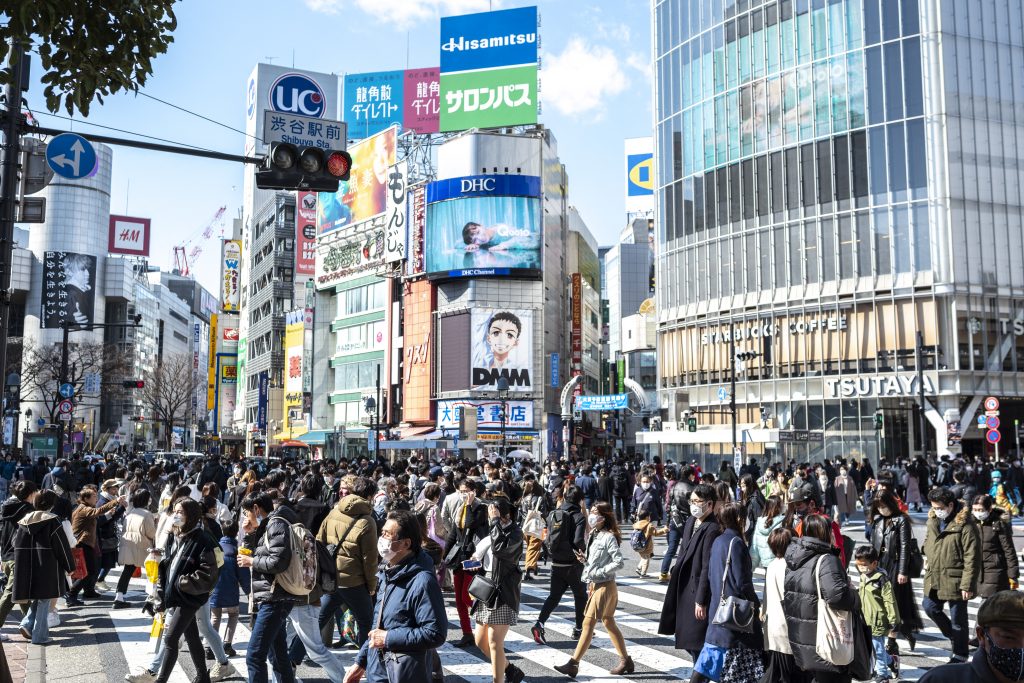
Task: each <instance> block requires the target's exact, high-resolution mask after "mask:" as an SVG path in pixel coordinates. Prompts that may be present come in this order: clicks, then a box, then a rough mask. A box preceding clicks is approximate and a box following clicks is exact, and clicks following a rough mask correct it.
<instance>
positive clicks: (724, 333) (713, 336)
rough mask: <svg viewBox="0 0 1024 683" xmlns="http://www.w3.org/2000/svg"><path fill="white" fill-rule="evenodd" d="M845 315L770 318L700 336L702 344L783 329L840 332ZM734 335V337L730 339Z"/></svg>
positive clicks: (775, 333) (771, 334)
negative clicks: (788, 319)
mask: <svg viewBox="0 0 1024 683" xmlns="http://www.w3.org/2000/svg"><path fill="white" fill-rule="evenodd" d="M846 326H847V323H846V316H845V315H839V316H822V317H820V318H811V317H808V318H801V319H799V320H794V321H792V322H789V323H787V324H785V325H779V324H778V323H775V322H772V321H771V320H758V321H756V322H753V323H747V324H742V325H733V326H732V328H731V329H730V328H728V327H723V328H719V329H718V330H716V331H714V332H710V331H709V332H704V333H703V334H701V336H700V343H701V345H703V346H707V345H708V344H728V343H729V342H730V341H746V340H750V339H763V338H765V337H775V336H778V335H779V334H780V333H781V332H782V331H783V330H785V331H786V332H787V333H788V334H793V335H797V334H812V333H815V332H841V331H844V330H846ZM732 337H735V339H732Z"/></svg>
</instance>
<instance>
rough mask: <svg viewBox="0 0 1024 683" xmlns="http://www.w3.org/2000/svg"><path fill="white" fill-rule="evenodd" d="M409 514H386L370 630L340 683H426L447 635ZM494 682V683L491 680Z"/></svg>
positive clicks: (416, 523)
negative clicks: (432, 652)
mask: <svg viewBox="0 0 1024 683" xmlns="http://www.w3.org/2000/svg"><path fill="white" fill-rule="evenodd" d="M422 543H423V538H422V535H421V529H420V523H419V520H417V519H416V516H415V514H414V513H412V512H409V511H406V510H398V511H393V512H390V513H388V516H387V519H386V520H385V522H384V528H383V529H382V530H381V536H380V539H379V541H378V542H377V551H378V552H379V553H380V557H381V559H382V560H383V561H384V563H383V564H382V565H381V569H380V571H379V572H378V574H377V585H378V586H379V589H378V591H377V600H376V607H375V609H374V614H373V624H374V628H373V630H372V631H370V633H369V637H368V638H367V640H366V642H364V643H363V645H362V647H360V649H359V654H358V655H356V661H355V663H354V664H353V665H352V667H351V668H349V670H348V671H347V672H346V674H345V678H344V683H357V682H358V681H359V680H361V679H362V678H363V676H364V675H365V676H366V680H367V681H368V683H423V682H424V681H429V680H431V661H432V655H431V654H430V653H431V651H432V650H434V649H436V648H438V647H440V646H441V645H443V644H444V642H445V638H447V636H448V618H447V616H446V615H445V608H444V600H443V598H442V597H441V587H440V586H439V585H438V583H437V579H436V578H435V576H434V564H433V562H432V561H431V560H430V558H429V557H428V556H427V554H426V553H425V552H423V549H422ZM495 680H496V681H497V680H499V679H497V678H496V679H495Z"/></svg>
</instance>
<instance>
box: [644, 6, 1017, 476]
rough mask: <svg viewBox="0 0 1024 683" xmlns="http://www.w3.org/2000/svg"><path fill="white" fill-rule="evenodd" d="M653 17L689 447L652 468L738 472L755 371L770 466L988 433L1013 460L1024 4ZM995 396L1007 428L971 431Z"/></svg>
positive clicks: (666, 302) (953, 448)
mask: <svg viewBox="0 0 1024 683" xmlns="http://www.w3.org/2000/svg"><path fill="white" fill-rule="evenodd" d="M653 13H654V40H655V59H656V64H657V68H656V79H655V106H656V121H657V130H656V151H655V167H656V174H655V175H656V184H657V190H656V199H657V201H656V206H657V207H658V213H657V221H656V223H657V242H658V249H657V254H658V262H657V276H658V277H657V280H658V295H657V304H658V305H657V310H658V316H659V328H658V332H659V344H658V346H659V361H658V366H659V397H660V405H661V406H662V408H663V410H664V411H665V419H666V426H667V427H668V428H669V429H670V430H671V428H673V427H675V428H677V431H664V432H660V433H654V434H650V435H645V438H647V437H649V438H648V441H647V442H648V443H650V444H652V448H654V449H655V450H654V451H653V452H654V453H657V452H660V453H661V454H662V455H663V456H667V457H673V456H674V457H676V458H677V459H678V458H680V457H688V456H690V455H697V454H705V453H711V454H713V457H712V460H714V457H716V456H714V454H719V455H722V456H726V457H733V453H732V448H731V445H732V441H733V436H732V433H733V432H732V428H731V425H730V422H731V419H730V416H729V415H727V414H722V413H723V409H724V412H728V406H729V403H730V392H731V388H730V380H731V378H732V377H733V376H735V377H736V379H737V384H736V391H735V401H736V407H737V416H736V422H737V425H738V426H737V430H736V431H737V433H738V435H737V438H736V440H737V441H738V442H739V443H740V445H741V448H745V449H746V451H747V453H748V454H751V455H753V454H757V453H762V452H765V453H767V454H768V455H769V457H770V459H772V460H774V459H777V458H778V459H782V458H784V459H786V460H789V459H791V458H792V459H795V460H796V461H798V462H804V461H808V460H814V459H819V458H821V457H823V456H828V457H836V456H846V457H858V458H859V457H867V458H869V459H871V460H873V461H877V460H878V458H879V457H883V458H885V459H888V460H892V459H896V458H904V457H909V456H912V455H914V454H921V453H924V452H928V453H936V452H938V453H939V454H944V453H951V452H958V451H959V450H960V449H963V451H965V452H972V453H980V452H982V451H983V450H985V449H988V450H994V448H995V446H993V445H992V444H991V443H989V444H986V442H985V438H986V435H987V438H988V439H989V440H990V441H997V440H998V439H999V438H1000V437H1001V438H1002V439H1003V441H1002V449H1003V452H1004V453H1005V452H1006V448H1007V446H1006V444H1007V442H1008V441H1009V442H1011V443H1012V441H1013V439H1012V437H1013V433H1012V425H1013V424H1014V421H1015V418H1020V417H1024V415H1022V412H1024V404H1022V402H1021V399H1022V398H1024V375H1022V374H1021V373H1022V371H1024V323H1021V320H1024V232H1022V218H1021V217H1022V211H1021V201H1022V200H1021V187H1022V186H1024V182H1022V181H1024V176H1022V174H1024V170H1022V169H1024V165H1022V163H1021V161H1022V157H1024V151H1022V150H1024V147H1022V145H1021V140H1024V118H1022V116H1021V114H1020V112H1021V111H1022V109H1021V105H1022V104H1024V90H1022V89H1021V87H1020V82H1019V79H1018V78H1017V77H1016V76H1015V75H1014V74H1016V73H1018V72H1019V71H1020V69H1019V66H1020V64H1021V63H1022V62H1021V60H1022V57H1021V54H1022V52H1021V47H1020V36H1021V35H1024V25H1022V15H1024V11H1022V9H1021V6H1020V4H1019V3H1006V2H1001V1H997V0H979V1H978V2H970V3H940V2H937V1H936V0H900V1H897V0H885V1H882V2H880V1H879V0H838V1H834V0H830V1H829V2H824V1H822V2H809V1H807V0H802V1H793V0H771V1H769V2H762V1H758V0H751V1H749V2H748V1H744V2H722V1H721V0H717V1H715V2H691V1H688V0H659V1H658V2H656V3H655V5H654V10H653ZM737 353H740V354H746V355H748V356H750V355H754V354H756V355H754V357H753V358H752V359H749V358H748V359H743V360H740V361H739V362H737V361H736V354H737ZM922 394H923V395H924V403H925V406H926V409H925V413H924V416H923V417H924V419H920V418H921V416H920V414H919V410H920V408H919V405H920V401H921V396H922ZM988 395H993V396H996V397H998V398H1000V399H1001V400H1002V408H1001V410H1002V415H1001V422H1002V425H1003V427H1002V429H1001V430H984V429H977V428H975V426H974V421H975V417H976V416H977V414H978V408H979V406H980V405H981V403H982V401H983V399H984V398H985V397H986V396H988ZM687 410H689V411H694V412H695V413H696V416H697V417H698V421H699V423H700V428H699V429H698V430H697V431H696V432H694V433H691V432H688V431H685V427H683V425H682V416H683V414H684V411H687ZM876 414H877V415H879V416H880V417H881V421H880V424H881V427H883V428H882V429H876V428H875V423H876V417H875V416H876ZM922 425H923V426H924V429H923V430H922ZM1007 425H1010V428H1009V429H1008V428H1007V427H1006V426H1007ZM679 428H682V429H683V431H678V429H679ZM989 431H994V432H995V433H994V434H990V433H988V432H989ZM710 464H714V463H713V462H712V463H710Z"/></svg>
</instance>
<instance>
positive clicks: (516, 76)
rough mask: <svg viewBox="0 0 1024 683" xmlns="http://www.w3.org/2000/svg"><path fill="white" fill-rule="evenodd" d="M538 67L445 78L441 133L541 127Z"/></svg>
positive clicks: (454, 75)
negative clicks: (522, 126) (528, 126)
mask: <svg viewBox="0 0 1024 683" xmlns="http://www.w3.org/2000/svg"><path fill="white" fill-rule="evenodd" d="M537 102H538V100H537V65H536V64H534V65H531V66H516V67H510V68H506V69H490V70H487V71H467V72H465V73H457V74H446V73H442V74H441V132H442V133H447V132H451V131H459V130H468V129H470V128H498V127H501V126H520V125H529V124H534V123H537Z"/></svg>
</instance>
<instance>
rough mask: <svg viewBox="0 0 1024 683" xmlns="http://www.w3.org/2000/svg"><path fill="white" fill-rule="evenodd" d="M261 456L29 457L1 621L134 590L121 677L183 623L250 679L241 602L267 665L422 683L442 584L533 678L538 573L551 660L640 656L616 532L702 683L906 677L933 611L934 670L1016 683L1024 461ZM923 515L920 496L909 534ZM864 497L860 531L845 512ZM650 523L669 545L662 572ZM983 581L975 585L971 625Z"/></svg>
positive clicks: (154, 666) (220, 666) (117, 601)
mask: <svg viewBox="0 0 1024 683" xmlns="http://www.w3.org/2000/svg"><path fill="white" fill-rule="evenodd" d="M266 465H267V464H266V463H265V462H255V461H254V462H246V461H243V460H241V459H236V460H234V461H231V460H229V459H227V458H218V457H216V456H209V457H207V458H206V459H204V460H199V461H192V462H190V463H187V464H186V463H172V462H161V463H155V464H147V463H144V462H142V461H140V460H137V459H132V458H122V459H114V458H108V459H106V460H103V461H97V462H96V463H92V464H88V465H86V464H85V463H83V462H81V461H66V460H58V461H57V462H56V463H55V465H54V466H53V467H52V468H50V469H49V470H48V471H46V472H39V471H38V470H36V469H34V468H25V469H23V470H19V471H20V472H22V474H23V475H24V476H21V477H20V478H16V479H15V480H14V481H12V482H11V485H10V486H9V489H8V493H9V494H10V497H9V498H8V499H7V500H6V501H5V502H4V503H3V504H2V506H0V573H2V575H3V577H4V580H5V583H4V588H3V592H2V593H0V623H2V622H3V621H4V620H6V619H7V618H8V617H9V616H10V615H11V612H12V609H13V608H14V607H15V606H18V607H19V608H20V611H21V613H22V616H21V618H20V630H21V632H22V635H24V636H25V637H26V638H28V639H30V640H31V641H32V642H33V643H35V644H39V645H45V644H46V643H48V642H50V633H49V629H50V628H51V627H53V626H55V625H57V624H59V620H60V612H59V610H58V605H59V602H58V599H59V598H63V601H64V603H63V605H64V607H63V608H64V609H69V610H73V609H75V608H77V607H80V606H82V605H83V604H87V603H91V604H102V605H108V604H109V606H110V607H111V608H112V609H138V610H142V611H144V612H146V613H147V614H149V615H150V616H151V617H152V618H153V619H154V627H153V632H154V633H156V634H159V639H158V643H157V648H156V652H155V654H154V656H153V658H152V660H151V661H150V662H149V664H148V665H147V666H146V667H145V668H144V669H143V670H141V671H136V672H131V673H130V674H129V676H128V677H127V678H128V680H129V681H131V682H133V683H150V682H152V681H158V682H159V683H165V682H166V681H168V680H169V679H170V677H171V675H172V672H173V671H174V668H175V665H176V663H177V660H178V658H179V653H180V648H181V645H182V643H184V645H185V647H186V648H187V650H188V657H189V658H190V659H191V662H192V666H193V668H194V669H195V671H196V678H195V680H197V681H200V683H206V682H207V681H216V680H221V679H224V678H228V677H230V676H233V675H236V674H237V670H236V668H235V666H234V664H233V663H232V659H234V658H236V657H238V656H239V654H238V652H236V649H235V647H236V645H238V644H239V643H238V640H237V638H236V629H237V627H238V624H239V622H240V621H241V620H247V625H248V631H249V633H250V635H249V638H248V642H247V643H246V644H245V647H244V658H245V665H246V670H247V672H248V676H249V680H250V681H252V682H254V683H263V682H264V681H269V680H270V679H271V678H273V679H274V680H276V681H278V682H279V683H292V682H293V681H294V680H295V670H296V667H297V666H298V664H300V663H301V662H303V661H304V660H305V659H307V658H308V659H309V660H311V661H313V662H315V663H316V664H317V665H318V666H319V667H320V668H321V669H322V670H323V672H324V675H325V676H326V677H327V678H329V679H330V680H332V681H336V682H339V683H341V682H344V683H355V682H356V681H359V680H362V679H363V678H365V679H366V680H369V681H372V682H374V683H399V682H409V683H413V682H415V683H423V682H425V681H432V680H433V681H439V680H443V668H442V662H441V659H440V657H439V655H438V652H437V651H438V649H439V648H440V647H441V646H442V645H444V644H445V643H446V642H447V641H448V640H449V635H450V634H449V632H448V631H449V626H448V617H447V613H446V608H445V604H446V600H447V601H450V602H451V604H452V605H453V607H454V608H455V612H456V614H457V615H458V619H457V622H458V632H456V633H452V634H451V639H452V641H453V645H455V646H456V647H460V648H476V649H477V650H478V651H479V653H480V654H481V655H482V657H483V658H484V659H485V660H486V661H487V662H488V663H489V665H490V669H491V678H492V680H493V681H495V682H496V683H504V681H509V682H510V683H519V682H520V681H522V680H524V678H525V674H524V672H523V670H522V668H521V667H520V666H519V665H518V664H517V662H516V661H515V658H514V657H510V656H509V654H508V653H507V652H506V647H505V639H506V637H507V635H508V632H509V629H510V628H511V627H512V626H515V625H516V624H517V623H518V622H519V621H520V613H521V611H522V610H521V587H522V583H523V582H545V583H547V587H548V594H547V598H546V600H545V601H544V603H543V605H542V606H541V608H540V610H539V613H538V616H537V618H536V620H535V621H534V623H533V624H532V626H531V628H530V631H531V634H532V636H533V639H534V640H535V641H536V643H537V644H538V645H539V646H545V645H547V642H548V641H547V639H548V637H549V634H548V632H547V630H546V628H545V624H546V622H547V620H548V619H549V618H550V617H551V615H552V614H553V612H554V610H555V609H556V608H557V607H558V606H559V605H561V604H562V603H563V600H567V602H568V603H569V604H571V606H572V612H573V630H572V633H571V641H574V643H575V645H574V648H573V652H572V656H571V657H570V658H569V660H568V661H567V662H566V663H565V664H561V665H559V666H556V667H555V670H556V671H558V672H559V673H561V674H564V675H565V676H567V677H569V678H575V677H576V676H577V675H578V674H579V671H580V665H581V663H582V662H583V661H584V659H585V658H586V656H587V651H588V649H589V648H590V645H591V643H592V641H593V638H594V636H595V632H596V631H597V629H598V628H601V629H603V630H604V631H606V632H607V634H608V638H609V640H610V641H611V644H612V646H613V648H614V650H615V652H616V653H617V655H618V657H619V661H618V663H617V664H616V665H615V666H614V667H612V668H611V669H610V670H609V673H610V674H612V675H630V674H634V673H637V666H636V664H635V663H634V661H633V658H632V657H631V656H630V653H629V651H628V650H627V644H626V640H625V638H624V637H623V634H622V632H621V631H620V629H619V627H618V625H617V623H616V618H615V615H616V610H617V608H618V589H617V584H616V581H617V576H618V575H619V574H621V573H623V572H626V571H627V567H626V564H627V560H626V559H625V557H626V556H625V555H624V553H623V545H624V544H628V545H629V546H630V547H631V549H632V550H633V551H634V554H635V555H636V561H635V566H633V567H632V568H631V571H632V573H634V574H635V575H636V576H637V577H639V580H641V581H642V580H649V581H652V582H653V581H659V582H661V583H663V584H666V586H667V587H666V598H665V601H664V605H663V608H662V612H661V614H660V619H659V624H658V633H660V634H662V635H664V636H666V637H668V638H671V639H672V642H673V644H674V646H675V647H676V648H677V649H680V650H685V651H686V652H687V653H688V655H689V657H690V658H691V660H692V661H693V663H694V664H693V672H692V677H691V679H690V680H691V683H702V682H703V681H716V682H721V683H775V682H783V681H784V682H786V683H809V682H812V681H813V682H816V683H845V682H847V681H851V680H855V679H856V680H864V679H865V678H872V677H873V678H874V680H875V681H878V682H879V683H882V682H886V681H895V680H896V679H897V678H898V676H899V662H900V643H899V641H900V640H903V641H906V643H907V646H908V647H909V648H910V650H913V649H914V648H915V647H916V638H917V634H918V633H919V632H920V631H921V630H922V628H923V622H922V617H921V612H922V611H923V612H924V613H925V614H927V615H928V617H929V618H930V619H931V620H932V621H933V622H935V624H936V625H938V627H939V629H940V630H941V631H942V633H943V634H944V635H945V636H946V637H947V638H949V640H950V643H951V648H950V649H951V651H952V658H951V660H950V665H949V667H948V668H947V667H939V668H937V669H935V670H934V671H932V672H930V673H929V674H928V675H927V676H926V680H929V681H931V682H932V683H935V682H936V681H938V682H940V683H941V682H942V681H946V680H958V681H960V680H964V681H967V680H971V676H974V677H975V679H977V680H986V681H988V680H997V681H1000V683H1004V682H1005V681H1020V680H1024V642H1022V641H1024V602H1022V599H1021V596H1022V595H1024V594H1022V593H1018V592H1015V589H1016V588H1017V579H1018V578H1019V562H1018V552H1017V549H1016V548H1015V547H1014V543H1013V536H1012V528H1011V524H1010V521H1011V519H1012V517H1013V515H1014V514H1016V513H1017V511H1018V509H1019V507H1018V506H1019V502H1020V490H1021V486H1020V483H1021V471H1020V465H1019V463H1013V464H1007V463H1003V464H1000V465H997V466H993V465H991V464H985V463H981V464H971V465H968V464H966V463H963V462H954V461H949V460H944V461H941V462H939V463H934V464H933V465H934V466H929V465H928V464H927V463H926V462H925V461H924V460H917V461H914V462H909V463H900V464H897V465H890V466H886V467H884V468H880V470H879V472H878V473H877V475H876V474H875V473H874V472H873V471H872V468H871V467H870V465H869V464H868V463H867V462H866V461H864V462H855V461H846V460H838V461H834V462H821V463H806V464H798V463H790V464H788V465H787V466H783V465H781V464H774V465H770V466H768V467H767V468H766V469H765V470H764V471H762V470H761V469H760V467H759V466H758V464H757V463H756V462H755V461H753V460H751V461H750V462H749V463H747V464H746V465H744V466H743V467H742V468H741V470H740V471H739V472H736V471H734V469H733V466H732V464H731V463H728V462H726V463H723V464H722V466H721V467H720V469H719V470H718V471H717V472H715V473H705V472H703V471H701V468H700V467H699V466H697V464H696V463H690V464H684V465H681V466H676V465H674V464H672V463H666V464H662V463H661V462H659V461H658V460H657V459H655V461H654V462H653V463H650V464H643V463H638V462H633V461H627V460H625V459H623V458H619V457H614V458H610V459H608V458H598V459H595V460H593V461H591V460H585V461H579V462H567V461H554V460H552V461H549V462H547V463H545V464H544V465H543V466H536V465H534V464H532V463H530V462H527V461H520V460H516V461H512V460H509V461H504V462H503V461H502V459H501V458H488V459H481V460H480V461H465V460H455V459H453V458H446V459H444V460H443V461H439V460H437V459H436V458H434V457H432V456H430V455H422V456H415V455H414V456H412V457H410V458H408V459H402V460H398V461H394V462H387V461H384V460H383V459H380V460H370V459H367V458H361V459H358V460H353V461H351V462H347V461H342V462H334V461H313V462H281V463H276V465H275V466H273V467H267V466H266ZM915 510H922V511H923V510H927V511H928V512H927V521H926V522H924V524H925V533H924V542H923V544H921V545H919V544H918V542H917V541H916V539H915V536H914V533H913V525H914V520H913V518H912V517H911V515H910V514H909V512H910V511H915ZM859 511H862V512H863V514H864V518H865V524H864V528H863V530H861V529H860V528H859V526H858V527H853V526H852V525H850V524H848V522H850V521H851V519H852V516H853V515H855V514H857V513H858V512H859ZM658 536H663V537H665V538H666V540H667V547H666V550H665V553H664V555H663V557H662V558H661V560H660V565H657V566H658V567H659V568H660V571H658V569H656V570H655V572H654V573H653V574H650V575H649V574H648V571H649V564H650V562H651V561H652V559H653V556H654V548H655V544H654V539H655V537H658ZM855 537H857V538H855ZM925 558H927V562H925ZM851 564H852V565H853V567H852V568H854V569H856V573H857V575H858V576H859V578H858V580H857V581H856V582H854V581H852V580H851V578H850V576H851V574H850V569H851V567H850V565H851ZM118 567H119V568H120V574H119V576H118V580H117V582H116V585H113V586H111V585H109V584H108V583H107V578H108V575H109V576H112V575H113V574H109V573H110V572H114V571H116V570H117V568H118ZM542 567H545V568H546V569H544V570H542ZM762 571H763V572H764V573H765V583H764V586H765V587H764V591H763V592H762V593H761V594H760V595H759V594H758V593H757V591H756V590H755V587H754V573H755V572H762ZM133 577H136V578H139V579H141V582H136V583H135V584H133V583H132V578H133ZM914 579H922V580H923V586H924V600H923V603H922V604H920V605H919V604H918V602H917V600H916V598H915V594H914V591H913V589H912V583H911V582H912V580H914ZM140 585H144V586H145V592H144V593H142V592H141V591H140V590H139V587H140ZM133 588H134V590H133ZM567 594H568V595H569V597H568V598H566V595H567ZM975 596H981V597H983V598H985V599H986V600H987V602H986V603H985V604H984V605H983V607H982V609H981V611H979V613H978V620H977V623H976V624H975V625H974V630H973V631H971V624H969V623H968V622H969V619H968V612H967V602H968V601H970V600H971V599H973V598H974V597H975ZM947 610H948V611H947ZM453 631H454V629H453ZM346 643H348V644H350V645H351V646H352V647H355V648H358V654H357V655H356V659H355V664H354V665H352V666H350V667H349V668H348V670H346V669H345V668H344V667H343V666H342V664H341V662H340V660H339V658H338V656H337V655H336V654H335V653H334V652H332V650H333V649H335V648H337V647H339V646H342V645H344V644H346ZM972 648H974V649H975V651H976V654H975V655H974V658H973V660H971V661H968V657H969V656H970V653H971V649H972ZM240 649H242V648H240ZM1015 657H1016V658H1017V659H1016V660H1015V659H1014V658H1015ZM1015 661H1016V662H1017V664H1019V665H1020V668H1019V669H1014V668H1013V667H1014V662H1015ZM865 667H867V670H865ZM993 672H996V673H995V674H993ZM989 674H992V675H991V676H990V677H988V678H986V677H985V676H986V675H989ZM954 676H957V677H955V678H954Z"/></svg>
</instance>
